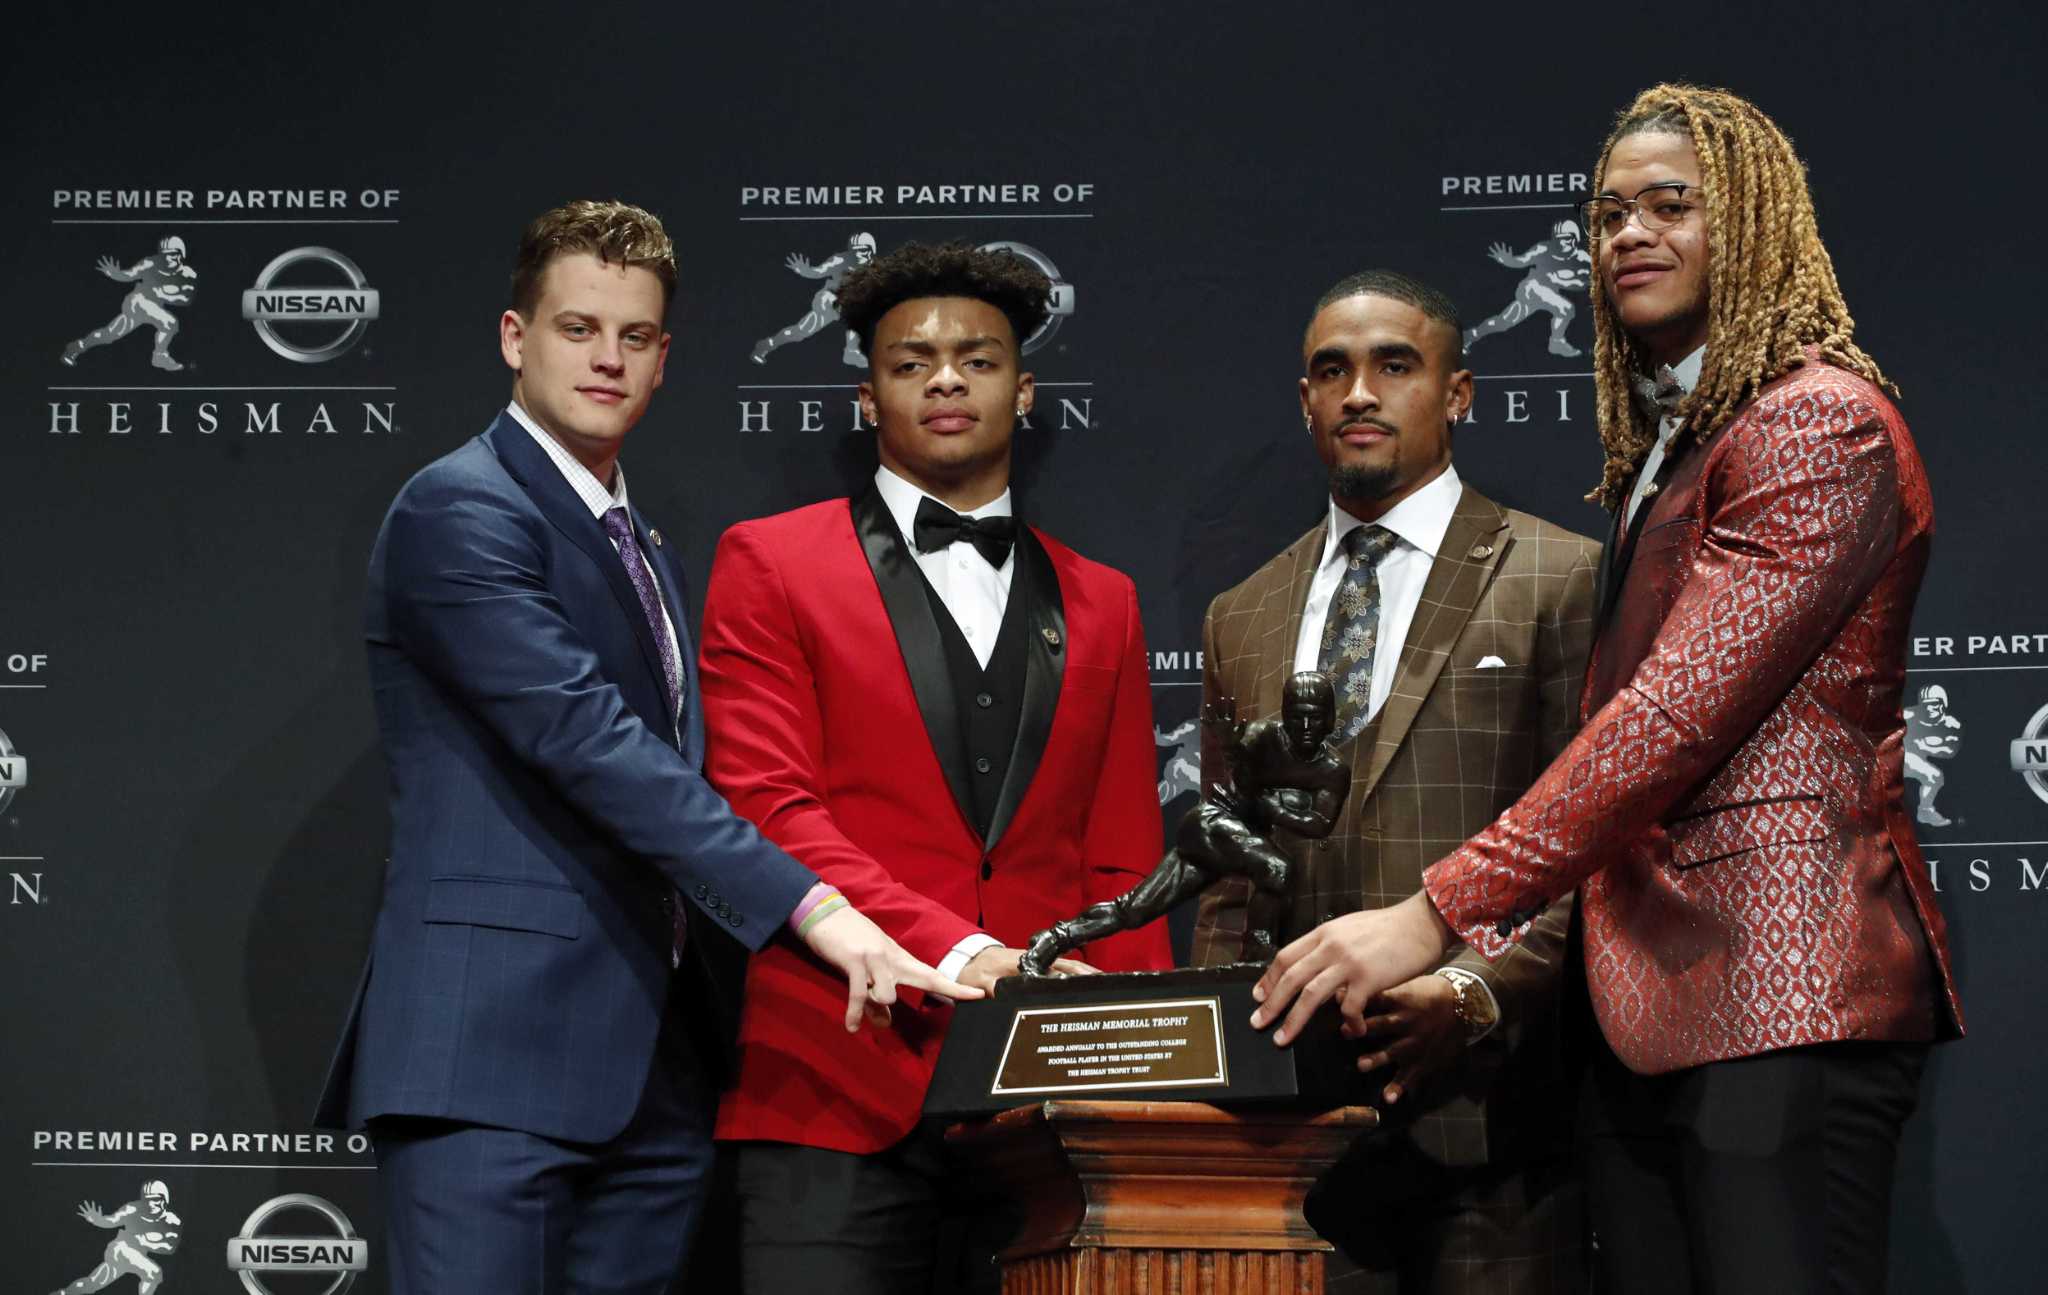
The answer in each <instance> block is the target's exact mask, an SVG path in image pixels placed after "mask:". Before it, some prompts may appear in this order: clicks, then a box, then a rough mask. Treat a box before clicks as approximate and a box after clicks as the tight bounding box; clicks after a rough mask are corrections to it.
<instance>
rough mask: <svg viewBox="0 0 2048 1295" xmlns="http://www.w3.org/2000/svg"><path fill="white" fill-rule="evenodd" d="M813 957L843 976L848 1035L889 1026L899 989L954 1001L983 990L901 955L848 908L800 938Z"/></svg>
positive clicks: (876, 929) (877, 929) (973, 996)
mask: <svg viewBox="0 0 2048 1295" xmlns="http://www.w3.org/2000/svg"><path fill="white" fill-rule="evenodd" d="M801 938H802V939H803V942H804V944H805V945H806V946H808V947H809V948H810V951H811V952H812V953H815V954H817V955H818V956H819V957H820V958H823V959H824V960H825V961H826V962H828V963H830V964H831V965H832V966H833V967H835V968H837V969H838V970H839V971H840V973H841V974H843V975H844V976H845V977H846V1032H847V1033H848V1034H852V1033H854V1032H855V1031H857V1030H859V1029H860V1025H861V1021H862V1019H863V1018H865V1019H866V1020H867V1022H868V1024H870V1025H874V1026H883V1025H887V1024H888V1023H889V1005H890V1004H891V1003H894V1002H895V1001H896V991H897V990H898V989H899V988H903V987H906V986H907V987H909V988H911V989H922V990H924V991H926V992H927V993H933V994H944V995H945V996H946V997H948V998H951V999H953V1000H955V1001H956V1002H958V1001H966V1000H970V999H976V998H980V997H981V996H982V991H981V990H979V989H976V988H973V987H972V986H969V985H963V984H961V983H959V982H958V981H955V980H948V979H947V978H946V977H944V976H942V975H940V974H939V973H938V972H936V971H934V970H932V969H931V967H929V966H927V965H926V964H925V963H922V962H919V961H918V960H917V959H916V958H913V957H911V956H910V954H909V953H907V952H905V951H904V948H903V946H902V945H900V944H898V943H896V941H894V940H892V939H890V938H889V935H888V932H886V931H884V930H883V929H882V928H881V927H879V926H876V925H875V924H874V923H873V922H871V921H869V920H868V919H867V918H866V917H865V916H863V915H862V914H861V912H860V910H859V909H856V908H853V907H851V906H848V907H846V908H842V909H840V910H839V911H837V912H835V913H828V914H826V915H825V916H824V917H822V918H820V919H818V922H817V924H816V925H814V926H813V927H811V929H810V931H809V932H808V933H807V934H805V935H804V936H803V937H801Z"/></svg>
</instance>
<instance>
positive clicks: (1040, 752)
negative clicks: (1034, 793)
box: [985, 526, 1067, 850]
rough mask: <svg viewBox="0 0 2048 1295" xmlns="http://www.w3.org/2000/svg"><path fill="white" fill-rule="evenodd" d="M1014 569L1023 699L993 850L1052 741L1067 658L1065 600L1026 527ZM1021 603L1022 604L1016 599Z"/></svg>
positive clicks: (991, 833)
mask: <svg viewBox="0 0 2048 1295" xmlns="http://www.w3.org/2000/svg"><path fill="white" fill-rule="evenodd" d="M1015 553H1016V559H1017V568H1016V570H1015V571H1013V572H1011V575H1010V605H1011V607H1013V608H1017V609H1018V610H1019V611H1021V612H1022V613H1023V614H1024V615H1026V616H1028V617H1029V619H1028V620H1027V621H1026V622H1025V624H1024V627H1023V629H1024V700H1023V706H1022V708H1021V710H1020V712H1019V714H1018V716H1017V740H1016V742H1015V744H1014V745H1013V746H1011V748H1010V768H1009V772H1007V773H1006V774H1004V775H1003V789H1002V792H1001V794H1000V795H998V796H997V797H996V812H995V814H994V816H993V817H991V818H990V820H989V826H988V842H987V845H986V847H985V848H987V849H990V850H993V849H995V846H996V842H997V841H1000V840H1002V838H1003V830H1004V829H1005V828H1007V827H1009V825H1010V820H1011V819H1013V818H1015V817H1016V815H1017V806H1018V805H1019V804H1020V803H1022V802H1023V800H1024V793H1025V792H1027V791H1029V790H1030V789H1031V779H1032V777H1033V776H1034V775H1035V774H1037V772H1038V762H1039V760H1040V759H1041V758H1042V757H1043V756H1044V755H1045V744H1046V741H1047V739H1049V738H1050V737H1051V736H1052V717H1053V712H1054V711H1056V710H1058V709H1059V704H1060V682H1061V680H1062V679H1063V678H1064V677H1065V672H1066V659H1067V614H1066V601H1065V599H1063V598H1062V597H1061V595H1060V580H1059V573H1058V572H1057V571H1055V570H1054V569H1053V565H1052V559H1051V558H1050V557H1048V556H1047V555H1046V552H1045V546H1044V545H1042V544H1040V543H1039V542H1038V536H1037V535H1035V534H1033V533H1032V530H1031V528H1030V527H1029V526H1019V527H1018V528H1017V547H1016V550H1015ZM1020 599H1021V600H1022V602H1021V605H1020V602H1019V600H1020Z"/></svg>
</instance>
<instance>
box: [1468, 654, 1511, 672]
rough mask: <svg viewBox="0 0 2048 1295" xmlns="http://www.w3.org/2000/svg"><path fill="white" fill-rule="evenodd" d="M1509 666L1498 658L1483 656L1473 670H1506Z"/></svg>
mask: <svg viewBox="0 0 2048 1295" xmlns="http://www.w3.org/2000/svg"><path fill="white" fill-rule="evenodd" d="M1507 665H1508V663H1507V662H1505V661H1503V660H1501V659H1500V658H1499V657H1497V656H1483V657H1480V658H1479V664H1478V665H1476V666H1473V667H1472V668H1473V669H1474V670H1505V669H1507Z"/></svg>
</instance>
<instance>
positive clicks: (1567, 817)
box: [1253, 86, 1962, 1292]
mask: <svg viewBox="0 0 2048 1295" xmlns="http://www.w3.org/2000/svg"><path fill="white" fill-rule="evenodd" d="M1595 184H1596V188H1597V191H1598V196H1596V197H1595V198H1593V199H1592V200H1591V201H1589V202H1587V203H1586V220H1587V229H1588V234H1589V236H1590V237H1591V239H1592V243H1593V248H1594V257H1595V265H1596V268H1597V271H1598V274H1599V279H1600V289H1601V290H1600V291H1599V292H1597V293H1595V294H1594V298H1595V300H1594V321H1595V344H1596V349H1595V366H1596V378H1597V379H1598V382H1599V388H1600V390H1599V407H1600V423H1601V432H1602V439H1603V441H1604V442H1605V444H1606V449H1607V468H1606V473H1605V476H1604V478H1603V480H1602V482H1601V486H1600V489H1599V491H1598V493H1597V495H1596V497H1597V498H1599V499H1600V500H1601V501H1602V502H1603V503H1604V504H1606V506H1607V507H1609V508H1610V509H1613V510H1614V512H1615V530H1614V537H1613V539H1612V540H1611V541H1610V542H1609V545H1608V558H1607V562H1606V565H1607V568H1608V570H1607V573H1606V577H1605V579H1604V595H1605V597H1604V610H1603V613H1602V622H1601V625H1600V628H1599V631H1598V637H1597V639H1596V641H1595V644H1594V648H1593V655H1592V660H1591V662H1590V664H1589V666H1588V669H1587V679H1586V687H1585V691H1584V697H1583V701H1582V712H1583V714H1584V717H1585V728H1584V729H1583V731H1582V732H1581V733H1580V734H1579V736H1578V737H1577V738H1576V739H1574V741H1573V742H1572V743H1571V745H1570V746H1568V747H1567V748H1566V749H1565V750H1564V752H1563V753H1562V754H1561V755H1560V756H1559V757H1558V759H1557V761H1556V762H1555V763H1554V764H1552V765H1551V767H1550V769H1549V770H1548V771H1546V772H1545V773H1544V774H1543V775H1542V777H1540V778H1539V779H1538V780H1537V782H1536V784H1535V785H1534V786H1533V787H1531V788H1530V790H1529V791H1528V793H1527V794H1526V795H1525V796H1523V797H1522V799H1521V800H1520V801H1518V802H1517V803H1516V804H1515V805H1513V806H1512V807H1511V808H1510V809H1509V810H1508V811H1507V812H1506V813H1505V814H1503V815H1502V816H1501V818H1500V819H1499V820H1498V821H1496V822H1495V823H1494V825H1493V826H1491V827H1489V828H1488V829H1486V830H1485V831H1484V832H1482V833H1480V834H1479V835H1478V836H1476V837H1474V838H1473V839H1472V840H1471V841H1469V842H1467V843H1466V844H1465V845H1464V846H1463V847H1462V848H1460V849H1459V850H1458V851H1456V852H1455V853H1453V854H1451V855H1450V856H1448V857H1446V858H1445V859H1443V860H1441V861H1439V862H1438V863H1436V864H1435V865H1433V866H1432V867H1431V868H1430V869H1429V870H1428V871H1427V872H1426V874H1425V876H1424V882H1423V887H1424V888H1423V892H1422V893H1418V894H1416V895H1414V896H1411V897H1410V898H1409V899H1407V900H1404V901H1403V902H1402V903H1400V904H1398V905H1396V906H1394V907H1391V908H1387V909H1382V910H1378V911H1373V912H1363V913H1356V914H1352V915H1349V916H1346V917H1341V918H1338V919H1337V920H1335V921H1333V922H1329V923H1326V924H1325V925H1323V926H1322V927H1319V928H1318V929H1317V930H1315V931H1313V932H1311V933H1310V934H1309V935H1307V936H1304V937H1303V938H1302V939H1300V940H1298V941H1296V942H1295V943H1294V944H1292V945H1290V946H1289V947H1288V948H1287V949H1285V950H1283V951H1282V952H1281V954H1280V956H1279V958H1278V959H1276V960H1275V962H1274V964H1273V967H1272V969H1271V970H1270V971H1269V973H1268V974H1267V976H1266V978H1265V979H1264V980H1263V981H1261V982H1260V985H1259V987H1258V990H1257V991H1255V992H1257V993H1259V994H1260V995H1261V1002H1262V1006H1261V1007H1260V1009H1259V1011H1258V1012H1257V1013H1256V1014H1255V1016H1254V1018H1253V1020H1254V1023H1255V1024H1258V1025H1261V1026H1263V1025H1265V1024H1268V1023H1270V1022H1272V1021H1273V1020H1275V1019H1279V1018H1281V1016H1282V1014H1283V1013H1284V1014H1285V1019H1284V1020H1282V1021H1281V1025H1280V1027H1279V1029H1277V1030H1276V1031H1275V1040H1276V1042H1284V1041H1286V1040H1289V1039H1292V1038H1293V1037H1294V1036H1295V1035H1296V1033H1298V1031H1299V1029H1300V1027H1301V1025H1302V1023H1303V1021H1305V1020H1306V1018H1307V1016H1308V1014H1309V1013H1311V1012H1312V1011H1314V1010H1315V1009H1316V1008H1317V1007H1318V1006H1319V1005H1321V1004H1322V1003H1324V1002H1326V1001H1330V1000H1333V999H1334V1000H1337V1001H1338V1002H1339V1004H1340V1007H1341V1010H1342V1012H1343V1014H1344V1015H1345V1016H1346V1017H1347V1018H1348V1021H1347V1027H1346V1028H1347V1029H1356V1028H1357V1026H1358V1023H1359V1022H1361V1020H1362V1017H1363V1012H1364V1009H1365V1006H1366V1003H1367V1002H1368V1001H1369V1000H1370V998H1371V997H1372V995H1373V994H1375V993H1377V992H1378V991H1379V990H1381V989H1383V988H1385V987H1386V986H1389V985H1392V984H1396V983H1398V982H1400V981H1402V980H1404V979H1406V978H1408V977H1409V976H1412V975H1414V974H1416V973H1417V972H1419V971H1422V970H1425V969H1427V968H1428V967H1430V966H1433V965H1435V963H1436V962H1437V961H1438V959H1439V957H1440V955H1441V952H1442V950H1443V949H1444V948H1445V947H1446V946H1447V945H1449V944H1451V943H1453V942H1454V941H1456V940H1458V939H1463V940H1465V941H1466V942H1467V943H1469V944H1471V945H1472V947H1474V948H1475V949H1477V950H1479V951H1480V952H1481V953H1483V954H1486V955H1488V956H1496V955H1498V954H1499V953H1501V952H1502V951H1504V950H1506V949H1507V948H1509V947H1510V946H1511V945H1512V944H1513V942H1514V941H1516V940H1518V939H1520V938H1521V936H1522V934H1523V933H1524V932H1525V931H1526V930H1527V929H1528V924H1529V922H1530V920H1531V919H1532V918H1533V917H1534V916H1535V915H1536V914H1537V913H1539V912H1540V911H1541V910H1542V907H1543V905H1544V904H1545V903H1546V902H1547V901H1549V900H1551V899H1553V898H1556V897H1557V896H1559V895H1562V894H1565V893H1567V892H1569V891H1570V890H1572V889H1573V888H1574V887H1578V888H1579V890H1580V906H1579V911H1580V913H1581V915H1582V920H1583V923H1584V930H1583V940H1584V948H1585V975H1586V984H1587V990H1588V995H1587V997H1588V999H1589V1000H1590V1005H1591V1009H1592V1014H1593V1017H1594V1018H1595V1019H1596V1020H1597V1022H1598V1026H1599V1028H1598V1031H1597V1034H1596V1039H1600V1038H1604V1045H1603V1044H1602V1043H1601V1042H1598V1041H1596V1042H1595V1043H1594V1044H1593V1047H1592V1052H1593V1054H1594V1055H1593V1056H1592V1057H1591V1058H1590V1061H1589V1066H1588V1072H1587V1085H1586V1103H1585V1108H1584V1118H1585V1126H1586V1127H1585V1129H1584V1137H1585V1139H1586V1146H1587V1154H1588V1160H1587V1170H1588V1187H1589V1192H1590V1197H1591V1204H1592V1212H1593V1220H1594V1231H1595V1236H1596V1239H1597V1245H1598V1251H1597V1256H1596V1267H1597V1268H1598V1269H1599V1270H1600V1272H1601V1274H1602V1277H1603V1286H1602V1289H1612V1290H1617V1291H1639V1290H1655V1291H1658V1292H1686V1291H1691V1290H1695V1289H1697V1290H1702V1291H1727V1290H1770V1291H1774V1292H1777V1291H1821V1290H1830V1291H1833V1290H1855V1291H1871V1290H1881V1289H1883V1286H1884V1280H1885V1271H1886V1236H1887V1225H1888V1218H1889V1212H1890V1198H1891V1181H1892V1174H1893V1166H1894V1161H1895V1158H1896V1152H1897V1146H1898V1139H1899V1132H1900V1128H1901V1126H1902V1125H1903V1124H1904V1122H1905V1120H1906V1118H1907V1116H1908V1115H1910V1114H1911V1112H1912V1110H1913V1107H1914V1105H1915V1103H1916V1101H1917V1099H1918V1092H1919V1082H1920V1070H1921V1067H1922V1064H1923V1063H1924V1061H1925V1058H1926V1051H1927V1045H1928V1044H1929V1043H1930V1042H1931V1041H1933V1040H1937V1039H1942V1038H1950V1037H1955V1036H1957V1035H1959V1034H1960V1033H1961V1029H1962V1024H1961V1012H1960V1008H1959V1006H1958V1004H1957V1001H1956V996H1955V987H1954V983H1953V980H1952V978H1951V976H1950V973H1949V968H1948V948H1947V935H1946V928H1945V924H1944V922H1943V920H1942V916H1941V913H1940V911H1939V909H1938V908H1937V907H1936V905H1935V898H1934V891H1933V885H1932V882H1931V879H1930V877H1929V875H1928V869H1927V865H1926V862H1925V860H1924V859H1923V858H1922V856H1921V853H1920V848H1919V845H1918V843H1917V841H1916V840H1915V839H1914V835H1913V827H1912V822H1911V818H1910V815H1908V813H1907V812H1906V809H1905V805H1904V799H1903V794H1902V787H1903V772H1902V771H1903V763H1904V762H1903V744H1904V722H1903V720H1902V718H1901V705H1900V703H1901V697H1902V693H1903V690H1904V683H1905V652H1906V638H1907V629H1908V623H1909V621H1910V619H1911V615H1912V609H1913V600H1914V597H1915V595H1916V594H1917V593H1918V591H1919V586H1920V579H1921V575H1922V573H1923V572H1924V571H1925V569H1926V565H1927V553H1928V545H1929V541H1930V538H1931V535H1932V531H1933V507H1932V503H1931V500H1930V496H1929V493H1928V487H1927V478H1926V475H1925V472H1924V470H1923V469H1922V467H1921V463H1920V457H1919V454H1918V452H1917V451H1916V450H1915V448H1914V446H1913V441H1912V438H1911V436H1910V435H1909V434H1908V432H1907V430H1906V425H1905V423H1904V421H1903V420H1902V419H1901V418H1900V417H1899V414H1898V411H1897V410H1896V409H1895V408H1893V406H1892V403H1891V401H1890V400H1889V399H1888V398H1887V396H1886V391H1887V389H1888V387H1889V384H1888V383H1886V381H1885V379H1884V377H1883V375H1882V374H1881V373H1880V372H1879V370H1878V368H1877V365H1876V363H1875V362H1874V361H1872V360H1871V359H1870V357H1868V356H1867V355H1865V354H1864V353H1863V352H1862V351H1861V350H1860V349H1859V348H1857V346H1856V345H1855V344H1854V342H1853V341H1852V340H1851V328H1852V323H1851V319H1850V316H1849V312H1848V309H1847V307H1846V306H1845V305H1844V304H1843V301H1842V298H1841V294H1840V290H1839V289H1838V288H1837V286H1836V284H1835V277H1834V269H1833V265H1832V263H1831V262H1830V261H1829V259H1828V256H1827V252H1826V249H1825V248H1824V247H1823V246H1822V245H1821V242H1820V238H1819V235H1818V233H1817V231H1816V229H1815V223H1814V215H1813V204H1812V200H1811V198H1810V196H1809V194H1808V192H1807V187H1806V179H1805V174H1804V171H1803V169H1802V168H1801V166H1800V163H1799V161H1798V158H1797V155H1796V154H1795V153H1794V152H1793V150H1792V146H1791V143H1790V141H1788V140H1787V139H1786V138H1785V136H1784V135H1783V133H1782V132H1781V131H1779V129H1778V128H1777V126H1776V125H1775V124H1774V123H1772V122H1771V121H1770V119H1769V118H1767V117H1765V116H1764V115H1763V113H1762V112H1760V111H1759V110H1758V109H1757V108H1756V107H1755V106H1754V105H1752V104H1749V103H1747V102H1745V101H1743V100H1741V99H1738V98H1736V97H1735V96H1733V95H1729V94H1726V93H1724V92H1719V91H1711V90H1702V89H1698V88H1695V87H1690V86H1658V87H1655V88H1653V89H1651V90H1648V91H1645V92H1644V93H1643V94H1642V95H1641V96H1639V97H1638V98H1637V99H1636V101H1635V103H1634V104H1632V105H1631V106H1630V107H1629V108H1628V110H1627V111H1625V112H1624V113H1623V114H1622V116H1621V118H1620V120H1619V122H1618V123H1617V125H1616V127H1615V130H1614V133H1613V134H1612V135H1610V136H1609V138H1608V141H1607V143H1606V146H1605V147H1604V148H1603V150H1602V153H1601V158H1600V162H1599V166H1598V170H1597V172H1596V178H1595Z"/></svg>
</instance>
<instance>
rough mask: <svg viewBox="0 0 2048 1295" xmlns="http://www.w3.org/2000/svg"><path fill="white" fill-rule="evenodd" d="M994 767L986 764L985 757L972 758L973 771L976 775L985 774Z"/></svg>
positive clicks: (986, 758) (986, 759)
mask: <svg viewBox="0 0 2048 1295" xmlns="http://www.w3.org/2000/svg"><path fill="white" fill-rule="evenodd" d="M994 767H995V766H994V765H991V764H990V763H989V762H988V757H987V756H985V755H978V756H976V757H974V771H975V772H976V773H987V772H988V771H989V770H990V769H992V768H994Z"/></svg>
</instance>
